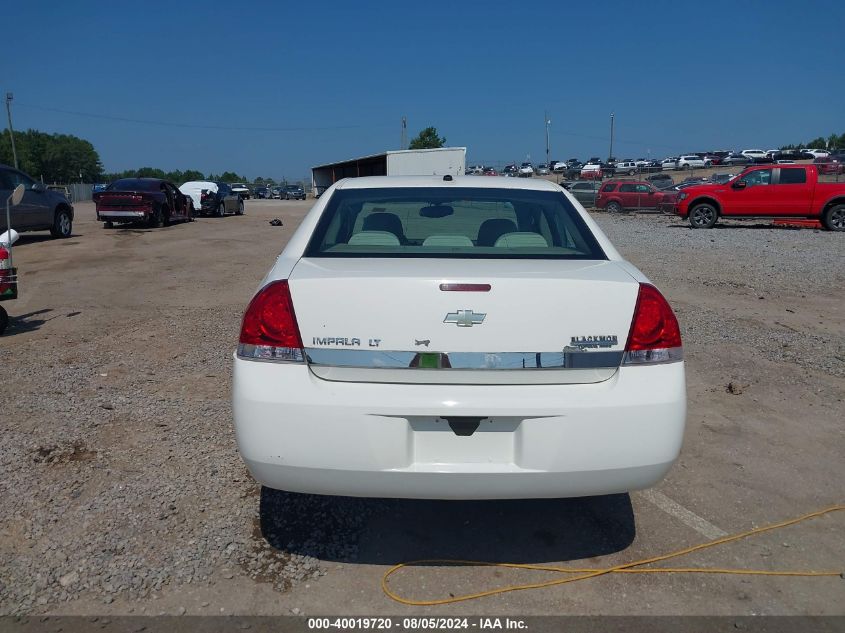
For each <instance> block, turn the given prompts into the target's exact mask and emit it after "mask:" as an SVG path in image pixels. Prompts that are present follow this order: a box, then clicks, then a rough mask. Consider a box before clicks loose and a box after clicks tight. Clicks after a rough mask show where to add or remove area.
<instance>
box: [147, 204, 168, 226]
mask: <svg viewBox="0 0 845 633" xmlns="http://www.w3.org/2000/svg"><path fill="white" fill-rule="evenodd" d="M147 222H148V224H149V226H150V228H151V229H160V228H161V227H162V226H164V212H163V211H162V208H161V207H156V209H155V211H153V213H152V215H151V216H150V218H149V220H147Z"/></svg>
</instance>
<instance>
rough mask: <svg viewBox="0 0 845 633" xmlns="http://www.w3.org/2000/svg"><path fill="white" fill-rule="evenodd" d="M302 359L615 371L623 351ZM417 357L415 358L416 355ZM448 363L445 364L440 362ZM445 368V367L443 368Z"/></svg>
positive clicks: (339, 352)
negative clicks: (427, 360)
mask: <svg viewBox="0 0 845 633" xmlns="http://www.w3.org/2000/svg"><path fill="white" fill-rule="evenodd" d="M304 352H305V358H306V360H307V362H308V363H309V364H311V365H315V366H322V367H358V368H370V369H417V370H425V366H424V363H420V357H422V355H427V356H428V357H429V358H434V359H436V360H438V361H439V362H437V363H436V364H437V366H438V369H459V370H460V369H483V370H487V369H495V370H517V369H615V368H617V367H619V365H620V363H621V362H622V356H623V354H624V352H623V351H622V350H619V351H601V352H584V351H577V352H570V351H566V352H564V351H560V352H436V351H433V352H429V351H423V352H406V351H388V350H375V351H374V350H363V349H328V348H315V347H307V348H305V350H304ZM418 355H419V356H418ZM438 357H439V358H438ZM446 360H448V362H444V361H446ZM444 365H446V366H444Z"/></svg>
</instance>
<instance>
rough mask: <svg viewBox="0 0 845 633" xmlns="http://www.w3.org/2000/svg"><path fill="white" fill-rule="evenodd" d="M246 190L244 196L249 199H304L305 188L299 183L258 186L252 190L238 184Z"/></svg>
mask: <svg viewBox="0 0 845 633" xmlns="http://www.w3.org/2000/svg"><path fill="white" fill-rule="evenodd" d="M240 186H241V187H243V188H244V189H246V190H247V192H246V194H245V195H244V197H245V198H246V199H249V198H250V196H252V197H254V198H266V199H275V200H305V190H304V189H303V188H302V187H301V186H299V185H277V186H275V187H265V186H258V187H255V188H254V189H253V190H252V192H250V191H249V188H248V187H247V186H246V185H240Z"/></svg>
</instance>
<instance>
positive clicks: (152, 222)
mask: <svg viewBox="0 0 845 633" xmlns="http://www.w3.org/2000/svg"><path fill="white" fill-rule="evenodd" d="M94 203H95V204H96V205H97V220H99V221H100V222H103V226H104V227H105V228H111V227H112V226H114V224H115V223H129V222H142V223H144V224H146V225H147V226H149V227H154V228H157V227H161V226H165V225H168V224H170V223H171V222H174V221H177V220H179V221H186V222H192V221H193V219H194V205H193V202H192V201H191V198H190V197H188V196H186V195H185V194H183V193H182V192H181V191H179V189H178V188H177V187H176V185H174V184H173V183H172V182H169V181H167V180H161V179H159V178H122V179H120V180H116V181H115V182H113V183H111V184H110V185H109V186H108V188H107V189H106V190H105V191H100V192H97V193H95V194H94Z"/></svg>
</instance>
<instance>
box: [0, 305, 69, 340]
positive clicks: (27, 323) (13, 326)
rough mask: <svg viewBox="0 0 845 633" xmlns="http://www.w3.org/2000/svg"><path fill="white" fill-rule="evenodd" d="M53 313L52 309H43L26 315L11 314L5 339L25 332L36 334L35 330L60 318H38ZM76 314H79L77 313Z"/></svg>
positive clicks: (4, 335)
mask: <svg viewBox="0 0 845 633" xmlns="http://www.w3.org/2000/svg"><path fill="white" fill-rule="evenodd" d="M6 311H7V312H8V311H9V309H8V308H6ZM52 311H53V310H52V308H43V309H41V310H35V311H33V312H27V313H26V314H9V326H8V327H7V328H6V331H5V332H4V333H3V338H8V337H10V336H14V335H15V334H23V333H24V332H34V331H35V330H37V329H39V328H40V327H41V326H42V325H44V324H45V323H47V321H52V320H53V319H55V318H56V317H57V316H59V315H55V316H52V317H50V318H49V319H43V318H37V317H39V316H40V315H42V314H47V313H48V312H52ZM76 314H79V313H78V312H77V313H76ZM67 316H75V315H67Z"/></svg>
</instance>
